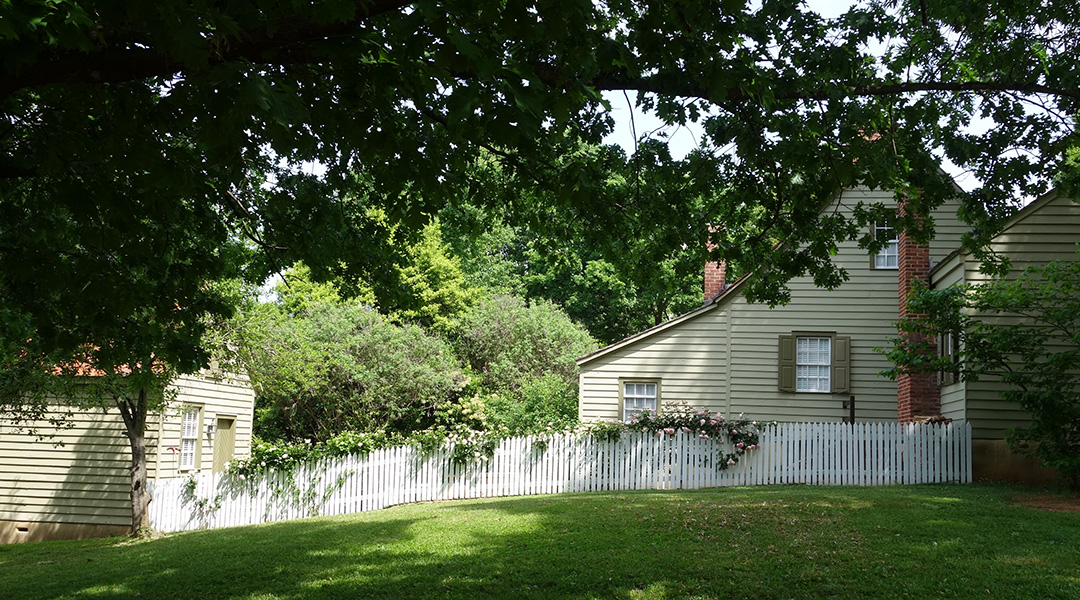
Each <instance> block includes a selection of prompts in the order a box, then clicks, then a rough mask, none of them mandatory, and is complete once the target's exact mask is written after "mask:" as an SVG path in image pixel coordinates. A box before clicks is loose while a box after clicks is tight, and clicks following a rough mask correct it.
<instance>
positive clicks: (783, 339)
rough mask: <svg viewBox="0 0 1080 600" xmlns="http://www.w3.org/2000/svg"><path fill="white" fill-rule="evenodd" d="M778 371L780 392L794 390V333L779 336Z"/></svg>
mask: <svg viewBox="0 0 1080 600" xmlns="http://www.w3.org/2000/svg"><path fill="white" fill-rule="evenodd" d="M778 367H779V368H778V371H779V373H780V378H779V379H780V380H779V384H780V391H781V392H794V391H795V336H794V335H782V336H780V362H779V365H778Z"/></svg>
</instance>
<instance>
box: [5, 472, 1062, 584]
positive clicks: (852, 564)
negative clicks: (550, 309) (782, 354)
mask: <svg viewBox="0 0 1080 600" xmlns="http://www.w3.org/2000/svg"><path fill="white" fill-rule="evenodd" d="M1006 494H1007V491H1002V490H1000V489H998V488H985V487H976V486H965V487H960V486H918V487H910V488H897V487H892V488H870V489H867V488H860V489H853V488H809V487H772V488H756V489H739V490H730V489H729V490H702V491H697V492H624V493H606V494H575V495H563V496H540V497H531V498H517V499H496V500H478V501H469V502H456V503H447V504H426V505H414V506H406V507H399V508H395V509H390V510H386V511H381V512H376V513H368V514H364V515H357V516H351V517H336V518H324V519H314V520H306V521H294V522H290V523H281V524H275V525H268V526H261V527H247V528H236V529H225V530H217V531H205V532H194V533H188V534H182V535H175V536H170V537H167V538H164V539H160V540H154V541H149V542H139V543H129V544H116V543H115V542H114V543H108V542H103V541H95V542H74V543H61V544H42V545H39V546H40V549H30V548H28V549H25V550H22V549H7V548H5V549H0V581H3V586H2V587H0V597H3V598H8V597H10V598H129V597H142V598H282V599H285V598H289V599H292V598H444V597H447V598H481V597H487V598H505V597H523V598H592V597H602V598H613V597H614V598H637V597H642V598H669V597H671V598H674V597H703V598H755V599H761V598H827V597H841V598H844V597H846V598H872V597H889V598H904V597H908V598H925V597H930V596H941V595H944V596H945V597H972V598H973V597H980V598H985V597H986V591H987V590H990V591H991V593H992V594H993V595H997V596H1002V595H1004V596H1007V597H1012V598H1023V597H1031V598H1035V597H1039V598H1077V597H1080V579H1078V570H1077V565H1078V564H1080V547H1078V542H1080V516H1076V515H1064V516H1063V515H1061V514H1043V513H1037V512H1036V511H1030V510H1027V509H1023V508H1016V507H1011V506H1009V505H1008V503H1007V500H1006V499H1005V496H1006ZM9 594H14V595H9Z"/></svg>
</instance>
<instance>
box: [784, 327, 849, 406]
mask: <svg viewBox="0 0 1080 600" xmlns="http://www.w3.org/2000/svg"><path fill="white" fill-rule="evenodd" d="M850 353H851V338H850V337H848V336H839V335H836V334H833V333H792V334H790V335H781V336H780V353H779V364H778V371H779V373H778V375H779V388H780V391H782V392H798V393H811V394H839V393H843V392H847V391H848V387H849V379H850V371H851V369H850Z"/></svg>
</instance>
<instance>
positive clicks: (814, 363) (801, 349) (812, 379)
mask: <svg viewBox="0 0 1080 600" xmlns="http://www.w3.org/2000/svg"><path fill="white" fill-rule="evenodd" d="M831 367H832V339H831V338H827V337H800V338H796V340H795V391H797V392H829V391H830V390H831V389H832V386H831V381H830V373H831Z"/></svg>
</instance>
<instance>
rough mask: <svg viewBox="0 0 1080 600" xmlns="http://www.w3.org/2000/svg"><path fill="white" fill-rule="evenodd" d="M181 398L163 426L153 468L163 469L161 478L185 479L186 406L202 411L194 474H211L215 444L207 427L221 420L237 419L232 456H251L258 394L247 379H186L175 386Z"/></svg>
mask: <svg viewBox="0 0 1080 600" xmlns="http://www.w3.org/2000/svg"><path fill="white" fill-rule="evenodd" d="M176 387H177V390H178V396H177V398H176V401H175V402H174V403H173V404H172V405H171V406H170V407H169V409H167V413H166V419H165V420H164V421H163V422H162V431H161V440H162V443H161V453H160V461H159V462H157V463H156V464H155V465H154V466H155V468H156V469H160V475H159V477H161V478H168V477H177V476H180V475H186V474H187V473H188V471H189V470H188V469H183V470H181V469H180V433H181V431H180V428H181V424H182V410H183V407H184V406H199V407H201V408H202V419H201V421H200V424H199V438H198V442H197V446H198V448H199V450H198V453H197V454H196V460H197V462H196V465H195V468H194V469H191V471H193V472H198V471H200V470H209V469H212V468H213V465H214V443H213V440H212V439H210V438H208V437H207V435H206V426H207V425H210V424H215V425H216V420H217V418H218V417H231V418H235V419H236V446H235V448H234V450H233V456H236V457H244V456H248V455H250V454H251V429H252V418H253V414H254V408H255V392H254V391H253V390H252V389H251V386H250V385H249V384H248V382H247V378H246V377H244V376H225V377H222V378H214V377H187V378H183V379H180V380H179V381H177V382H176Z"/></svg>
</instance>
